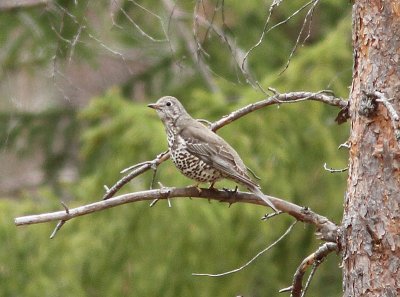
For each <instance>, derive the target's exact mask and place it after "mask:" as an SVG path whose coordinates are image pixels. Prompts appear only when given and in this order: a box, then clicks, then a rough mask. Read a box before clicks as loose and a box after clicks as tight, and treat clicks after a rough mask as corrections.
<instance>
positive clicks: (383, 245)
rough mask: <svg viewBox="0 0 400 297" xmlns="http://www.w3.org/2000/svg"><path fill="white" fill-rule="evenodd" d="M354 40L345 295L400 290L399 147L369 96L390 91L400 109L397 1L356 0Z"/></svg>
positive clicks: (382, 112) (386, 118) (395, 293)
mask: <svg viewBox="0 0 400 297" xmlns="http://www.w3.org/2000/svg"><path fill="white" fill-rule="evenodd" d="M352 38H353V47H354V68H353V84H352V87H351V93H350V109H349V112H350V117H351V132H350V139H349V143H350V145H351V148H350V160H349V178H348V184H347V192H346V195H345V204H344V217H343V234H342V235H343V236H342V238H341V245H342V251H343V289H344V296H346V297H350V296H351V297H358V296H400V149H399V144H398V142H397V141H396V137H395V132H396V130H395V129H394V127H393V124H392V121H391V117H390V113H389V112H388V110H387V108H386V107H385V106H384V105H383V104H382V103H380V102H376V100H375V99H374V98H373V97H370V96H368V95H366V94H368V93H373V92H375V91H379V92H382V93H384V94H385V95H386V96H387V97H388V98H390V99H391V100H390V101H389V102H390V103H391V104H392V105H393V107H394V109H395V111H397V113H398V114H400V95H399V94H400V2H399V0H372V1H371V0H356V1H355V3H354V4H353V36H352ZM364 92H366V93H364Z"/></svg>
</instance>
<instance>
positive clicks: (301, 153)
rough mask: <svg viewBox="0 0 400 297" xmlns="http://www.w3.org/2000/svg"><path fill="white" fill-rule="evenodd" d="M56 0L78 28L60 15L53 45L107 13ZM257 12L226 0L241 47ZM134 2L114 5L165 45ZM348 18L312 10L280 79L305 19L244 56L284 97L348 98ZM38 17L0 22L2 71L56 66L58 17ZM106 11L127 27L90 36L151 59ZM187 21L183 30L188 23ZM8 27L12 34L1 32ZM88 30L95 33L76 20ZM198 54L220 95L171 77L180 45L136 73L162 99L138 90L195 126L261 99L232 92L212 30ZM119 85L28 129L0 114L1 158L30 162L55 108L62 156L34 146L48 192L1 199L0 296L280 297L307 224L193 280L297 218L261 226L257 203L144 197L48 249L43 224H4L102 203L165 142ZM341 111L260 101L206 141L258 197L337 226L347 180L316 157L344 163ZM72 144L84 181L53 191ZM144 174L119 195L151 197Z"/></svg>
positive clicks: (235, 86) (332, 4) (21, 118)
mask: <svg viewBox="0 0 400 297" xmlns="http://www.w3.org/2000/svg"><path fill="white" fill-rule="evenodd" d="M66 2H68V1H57V3H58V4H59V5H62V7H65V8H66V9H68V11H69V12H70V13H71V14H73V15H74V16H75V17H76V19H75V20H74V19H68V18H66V19H65V20H66V21H65V22H64V28H65V29H64V30H63V32H62V33H63V37H64V38H71V36H73V33H71V32H75V31H74V30H76V28H75V27H76V26H77V23H78V24H82V23H84V24H86V25H89V24H87V23H86V22H87V20H86V19H85V18H84V12H85V9H88V8H87V7H88V6H90V7H91V8H93V9H95V11H96V12H98V13H99V14H100V16H104V19H105V20H107V17H106V15H107V13H108V12H107V5H108V4H107V3H108V2H107V1H98V2H96V4H94V2H87V3H86V2H85V1H77V2H78V3H79V4H78V5H74V4H73V1H71V3H66ZM157 3H158V2H157V1H149V2H148V3H146V7H148V8H151V9H152V11H155V12H157V13H160V15H162V8H159V7H158V5H157ZM303 3H304V1H300V0H297V1H289V2H288V3H286V2H283V3H282V4H281V6H279V7H278V8H276V15H273V21H274V22H278V21H279V20H281V19H282V18H285V17H287V16H289V15H290V14H291V13H292V12H293V11H294V10H295V9H296V8H297V7H299V6H301V5H302V4H303ZM58 4H57V5H58ZM143 5H144V4H143ZM179 5H181V7H185V8H186V9H188V10H189V11H190V9H191V10H192V9H193V7H192V5H193V3H191V2H190V3H189V2H182V3H179ZM267 7H269V6H266V4H265V3H264V2H261V1H256V0H252V1H229V2H226V3H225V10H226V13H227V15H229V17H230V30H231V31H232V32H234V34H235V38H236V39H237V42H238V45H239V46H241V47H243V48H249V47H251V46H252V45H253V44H254V42H255V41H256V40H257V39H258V37H259V34H260V32H261V29H262V27H263V22H264V21H265V17H266V14H265V13H266V9H267ZM134 8H135V6H133V4H132V2H129V1H127V2H126V3H124V9H125V10H126V11H127V12H129V13H131V14H132V17H134V18H135V20H136V21H137V22H138V23H140V24H142V25H143V27H144V28H146V29H147V30H149V31H148V32H151V33H152V34H153V35H154V36H157V34H159V36H161V37H160V38H162V34H161V33H162V32H160V31H159V30H157V29H154V26H152V23H151V22H150V20H149V18H148V17H146V14H143V11H140V10H139V11H138V10H137V9H136V10H135V9H134ZM349 10H350V5H349V4H347V3H346V2H343V1H334V0H327V1H323V2H321V3H320V5H319V7H318V9H317V11H316V12H315V16H314V20H313V22H314V25H313V35H312V38H311V39H310V40H309V41H308V42H307V43H306V44H305V45H304V46H302V47H300V48H299V50H298V51H297V52H296V54H295V55H294V57H293V58H292V60H291V64H290V66H289V69H288V70H286V72H284V73H283V74H282V75H279V73H280V71H281V70H282V69H283V66H284V65H285V63H286V61H287V59H288V55H289V54H290V51H291V49H292V46H293V44H294V42H295V40H296V38H297V32H298V29H299V26H301V24H302V21H303V18H304V14H303V15H300V16H298V17H296V18H294V19H293V20H291V21H290V22H289V23H288V24H287V25H284V26H282V27H280V28H278V29H277V30H274V31H272V32H271V33H270V34H269V35H267V37H266V39H265V41H264V42H263V44H262V46H260V48H258V49H257V50H256V51H255V52H254V53H253V54H252V55H251V56H250V64H251V66H252V68H253V69H254V71H255V73H256V74H257V76H258V77H259V81H260V83H261V84H262V85H263V86H264V87H265V88H267V87H268V86H272V87H274V88H276V89H277V90H279V91H280V92H288V91H297V90H307V91H317V90H321V89H328V88H329V89H332V90H334V91H335V93H336V95H338V96H342V97H347V94H348V89H347V88H348V86H349V85H350V82H351V48H350V23H351V19H350V16H349ZM43 13H44V12H43V9H42V8H33V9H25V10H13V11H10V12H7V13H2V14H0V26H1V28H3V30H4V33H3V34H1V35H0V38H1V39H2V40H1V42H0V44H4V45H5V44H7V45H8V47H7V49H8V50H7V51H4V55H3V56H2V57H1V59H2V61H1V63H2V65H3V70H2V72H1V75H2V76H3V77H4V75H6V73H7V71H12V69H15V68H18V67H32V71H34V70H35V67H38V66H40V65H41V64H45V63H47V62H48V61H49V59H50V58H51V56H52V55H54V51H55V50H56V51H58V53H57V54H58V56H59V57H64V56H65V58H67V57H68V51H69V50H70V48H69V47H68V45H65V47H64V46H59V45H57V39H58V37H57V36H55V34H54V32H53V31H52V30H51V29H50V27H49V24H53V25H54V24H59V23H58V22H60V20H59V19H58V18H57V15H56V14H52V13H51V12H47V13H46V15H47V17H46V18H43ZM118 18H119V19H118V21H119V23H120V24H121V25H122V26H123V27H124V28H129V30H109V25H110V24H109V23H107V22H108V21H105V22H104V24H102V25H101V26H104V28H107V29H104V32H106V33H104V32H103V31H96V32H95V33H96V34H97V33H98V32H102V33H101V34H103V35H105V34H108V35H107V36H106V37H104V36H103V37H104V38H107V39H108V40H112V41H115V42H116V43H118V44H123V45H124V46H129V47H138V48H146V49H147V50H148V55H149V56H151V55H156V52H157V51H156V47H155V45H154V44H152V43H150V42H148V41H147V42H145V41H143V39H141V38H140V36H138V33H137V32H136V31H135V30H134V27H133V26H132V25H131V24H130V25H129V22H127V21H126V19H124V18H122V17H121V16H120V15H119V16H118ZM26 20H33V21H34V22H35V24H36V25H37V27H38V28H39V31H40V32H42V34H39V35H38V36H35V35H34V36H33V37H34V38H28V37H27V36H28V35H29V28H28V26H27V24H28V23H29V22H27V21H26ZM67 20H68V21H67ZM153 21H154V20H153ZM187 26H188V28H191V23H190V22H189V21H188V23H187ZM16 28H17V29H18V30H19V32H21V33H20V36H19V37H18V38H17V39H13V38H12V37H13V33H12V32H14V30H16ZM88 30H89V31H90V30H94V28H91V27H88ZM96 30H99V27H97V28H96ZM93 34H94V33H93ZM98 34H100V33H98ZM82 38H85V37H82ZM86 38H87V36H86ZM204 47H205V49H206V50H207V51H208V52H209V53H210V57H209V58H207V63H208V65H210V68H211V70H213V71H214V74H215V75H214V79H215V81H216V83H217V85H218V86H219V88H221V90H222V92H221V93H210V92H209V91H207V88H206V87H205V85H204V82H203V81H202V79H201V78H200V77H199V76H198V75H194V76H193V77H190V78H188V79H187V80H186V81H181V82H179V83H177V81H176V79H174V77H173V74H172V72H171V70H170V66H171V65H172V64H173V63H174V62H176V60H177V59H178V58H179V57H180V56H182V55H185V54H186V55H187V53H185V50H184V47H183V45H182V48H178V50H177V52H176V53H175V55H171V54H170V53H169V54H168V51H165V52H164V51H162V52H161V53H159V52H157V54H159V55H160V56H161V59H160V64H158V67H155V68H152V69H150V70H149V72H148V73H147V74H146V75H144V76H142V77H141V78H140V79H141V80H144V81H145V82H146V83H147V84H148V85H149V86H151V85H152V79H153V77H154V76H155V75H159V74H160V73H162V74H163V78H164V79H163V83H162V88H161V89H160V90H153V89H152V88H151V87H148V88H147V92H148V101H149V102H150V101H155V99H156V98H158V97H160V96H162V95H165V94H171V95H175V96H177V97H178V98H180V99H181V100H182V102H183V103H184V105H185V106H186V107H187V109H188V110H189V112H190V113H191V114H192V115H193V116H194V117H197V118H204V119H208V120H211V121H213V120H217V119H219V118H220V117H221V116H223V115H225V114H227V113H229V112H230V111H233V110H235V109H237V108H240V107H242V106H244V105H246V104H248V103H251V102H255V101H257V100H260V99H262V98H264V97H265V95H264V94H262V93H260V92H259V91H257V90H255V89H253V88H252V87H250V86H249V85H247V84H243V83H237V81H236V80H235V79H236V78H235V77H236V74H235V71H234V69H233V68H232V66H231V64H230V63H229V61H228V60H227V58H226V57H227V56H228V55H227V53H229V52H228V51H227V49H226V48H225V47H223V46H221V43H220V42H219V41H218V39H217V38H216V37H215V36H214V37H212V38H210V39H209V40H207V41H206V42H205V44H204ZM3 49H6V47H5V46H3ZM35 51H37V52H40V54H38V55H32V57H33V58H32V59H31V60H29V61H25V63H22V62H23V61H22V57H23V53H24V52H33V53H35ZM75 54H76V55H77V56H79V57H81V58H82V59H85V60H87V59H90V61H92V62H91V63H94V64H95V63H96V58H97V57H96V54H93V53H92V52H91V51H90V48H88V46H85V44H83V45H78V46H77V48H76V53H75ZM184 63H186V67H193V66H192V65H190V63H191V62H190V61H185V62H184ZM129 83H134V82H132V81H131V82H129ZM126 87H127V86H126V85H119V86H114V87H113V88H111V89H109V90H108V91H107V92H106V93H104V94H103V95H101V96H99V97H96V98H92V100H91V103H90V104H89V105H88V106H85V107H84V108H83V109H82V110H69V109H65V108H63V109H60V110H58V111H57V110H56V111H54V110H53V109H50V108H49V110H48V111H46V112H45V113H40V114H38V119H36V120H37V121H36V122H35V120H34V119H32V118H31V115H27V114H19V113H16V112H15V111H10V109H5V111H4V112H2V114H1V115H0V121H1V125H0V141H1V143H2V148H1V149H2V150H3V151H18V153H19V154H21V157H23V158H29V157H30V154H29V152H30V149H31V148H32V147H33V146H34V147H36V148H37V147H39V148H43V150H45V149H46V147H47V148H48V147H49V146H50V145H51V141H52V139H53V138H54V135H53V134H55V133H57V132H55V131H53V132H52V129H48V128H46V127H51V126H49V125H48V124H47V123H57V121H58V120H59V119H60V118H61V117H62V115H65V114H68V115H69V119H70V122H69V123H70V125H68V127H69V130H67V131H69V133H65V139H66V141H65V144H64V146H63V147H65V151H64V152H63V153H62V154H61V155H59V156H54V155H52V154H51V150H49V151H48V153H46V155H47V156H48V159H47V160H46V162H45V164H44V165H43V166H44V168H45V171H46V172H47V175H48V177H49V178H48V179H47V180H48V181H49V183H46V184H43V185H42V186H41V187H40V188H39V189H37V190H36V191H35V193H34V194H32V192H31V191H27V190H25V189H21V191H20V193H19V194H18V197H4V198H5V199H2V200H0V211H1V213H2V216H1V218H0V220H1V221H0V222H1V223H0V242H1V243H2V246H1V248H0V284H1V286H0V296H26V297H29V296H51V297H54V296H215V297H217V296H221V297H222V296H239V295H243V296H246V297H247V296H252V297H256V296H277V295H278V293H277V291H278V290H279V289H281V288H284V287H287V286H289V285H290V284H291V280H292V276H293V273H294V271H295V269H296V267H297V265H298V264H299V263H300V262H301V260H302V259H303V258H304V257H305V256H307V255H308V254H309V253H311V252H312V251H314V250H315V249H316V248H317V247H318V245H319V244H320V242H319V241H318V240H316V239H315V236H314V234H313V232H314V231H315V230H314V229H313V228H312V227H310V226H308V225H303V224H301V223H298V224H297V225H296V226H295V229H294V231H292V233H291V234H290V235H289V236H288V237H287V238H286V239H285V240H284V241H282V242H280V243H279V244H278V245H277V246H276V247H275V248H273V249H272V250H271V251H269V252H268V253H266V254H265V255H263V256H261V257H260V258H258V259H257V260H256V261H255V262H254V263H253V264H252V265H250V266H249V267H247V268H246V269H244V270H243V271H241V272H238V273H236V274H233V275H229V276H225V277H221V278H206V277H195V276H192V275H191V274H192V273H193V272H208V273H219V272H224V271H227V270H230V269H234V268H236V267H238V266H240V265H242V264H244V263H245V262H246V261H247V260H249V259H250V258H252V257H253V256H254V255H255V254H256V253H257V252H258V251H260V250H262V249H263V248H265V247H266V246H267V245H269V244H270V243H272V242H273V241H274V240H276V239H277V238H278V237H279V236H280V235H281V234H282V233H283V232H284V231H285V230H286V228H287V227H288V226H289V225H290V224H291V222H292V221H293V220H292V219H291V218H290V217H288V216H279V217H276V218H273V219H272V220H270V221H268V222H261V221H260V217H262V215H263V214H264V212H265V209H262V208H260V207H256V206H250V205H239V204H236V205H232V206H231V207H228V206H227V205H224V204H219V203H216V202H212V203H208V202H207V201H198V200H190V199H176V200H173V201H172V207H171V208H169V207H168V206H167V204H166V203H165V202H164V201H162V202H159V203H158V204H157V205H156V206H155V207H153V208H149V206H148V203H144V202H143V203H135V204H130V205H125V206H121V207H117V208H114V209H110V210H107V211H103V212H101V213H95V214H92V215H89V216H85V217H81V218H78V219H74V220H72V221H70V222H68V223H67V224H66V225H65V226H64V227H63V229H62V230H61V231H60V232H59V234H58V235H57V236H56V238H55V239H53V240H49V239H48V236H49V234H50V233H51V231H52V229H53V228H54V225H53V224H43V225H34V226H28V227H22V228H21V227H20V228H16V227H15V226H14V225H13V218H15V217H17V216H21V215H24V214H33V213H42V212H46V211H53V210H57V209H60V208H61V207H60V203H59V201H60V197H62V196H67V197H69V202H68V205H69V206H70V207H74V206H78V205H82V204H84V203H89V202H92V201H96V200H98V199H100V197H101V196H102V194H103V185H104V184H107V185H111V184H112V183H113V182H115V181H116V180H118V179H119V178H120V175H119V171H120V170H121V169H122V168H125V167H127V166H129V165H131V164H135V163H138V162H142V161H144V160H149V159H151V158H153V157H154V156H155V155H156V154H158V153H159V152H161V151H163V150H165V149H166V148H167V146H166V139H165V134H164V130H163V127H162V125H161V123H160V121H159V120H158V118H157V117H156V115H155V113H154V111H152V110H149V109H148V108H147V107H146V104H145V103H143V102H136V101H133V102H132V101H130V100H129V99H128V95H127V93H126ZM62 100H63V99H62V98H60V101H62ZM3 106H4V104H3ZM337 112H338V110H337V109H336V108H333V107H327V106H323V105H322V104H319V103H312V102H303V103H297V104H291V105H282V106H279V107H278V106H272V107H269V108H266V109H264V110H261V111H257V112H255V113H252V114H250V115H248V116H246V117H245V118H242V119H240V120H239V121H236V122H234V123H232V124H230V125H228V126H226V127H224V128H223V129H222V130H220V131H219V132H218V133H219V134H221V135H222V136H223V137H224V138H226V139H227V140H228V141H229V142H230V143H231V144H232V145H233V146H234V147H235V148H236V149H237V151H238V152H239V153H240V154H241V156H242V157H243V159H244V161H245V163H246V164H247V165H248V166H249V167H250V168H252V169H253V170H254V171H255V172H256V173H257V174H258V175H259V176H260V177H261V178H262V181H261V185H262V188H263V190H264V192H265V193H267V194H271V195H275V196H278V197H284V198H285V199H287V200H290V201H293V202H295V203H298V204H300V205H306V206H309V207H311V208H312V209H313V210H315V211H317V212H319V213H321V214H323V215H325V216H327V217H329V218H330V219H332V220H334V221H335V222H340V219H341V214H342V197H343V194H344V190H345V182H346V176H345V174H342V175H332V174H330V173H327V172H326V171H324V169H323V164H324V163H325V162H326V163H327V164H328V165H329V166H332V167H345V166H346V162H347V152H345V151H338V150H337V147H338V145H339V144H340V143H343V142H345V141H346V138H347V130H348V126H346V125H342V126H337V125H336V124H335V123H334V118H335V116H336V114H337ZM60 113H61V114H62V115H60ZM52 114H57V116H51V115H52ZM10 118H13V119H17V124H16V126H14V127H16V128H14V129H13V130H11V132H10V129H9V127H8V125H9V122H10ZM40 123H42V124H43V123H45V124H44V126H41V125H40ZM14 124H15V123H14ZM27 137H31V138H32V139H34V140H35V141H29V140H26V141H25V145H24V146H22V148H21V146H18V139H21V138H22V139H26V138H27ZM5 139H8V140H7V142H6V141H5ZM70 139H75V140H76V139H79V143H80V145H79V164H80V176H79V180H78V181H76V182H74V183H72V184H65V183H60V182H57V179H56V176H57V169H58V168H59V167H60V166H61V165H62V164H63V162H65V161H66V160H65V159H68V154H69V153H70V149H68V148H69V147H68V143H69V140H70ZM49 143H50V144H49ZM157 179H158V180H159V181H161V182H162V183H163V184H164V185H171V186H172V185H173V186H186V185H189V184H191V181H189V180H188V179H186V178H185V177H183V176H181V175H180V174H179V173H178V172H177V171H176V169H175V168H174V167H173V165H172V163H171V162H170V161H168V162H166V163H165V164H162V165H161V167H160V168H159V171H158V174H157ZM150 181H151V173H147V174H145V175H143V176H140V177H138V178H137V179H135V180H134V181H133V182H131V183H130V184H129V185H128V186H127V187H126V188H125V189H124V190H123V191H122V192H124V191H125V192H128V191H136V190H144V189H147V188H148V187H149V185H150ZM219 186H220V187H222V186H228V187H233V184H231V183H229V182H222V183H220V184H219ZM339 261H340V259H339V257H338V256H336V255H330V256H329V258H328V260H327V262H326V263H324V264H323V265H322V266H321V267H320V268H319V270H318V271H317V274H316V275H315V278H314V281H313V282H312V284H311V288H310V291H309V296H340V295H341V272H340V269H339V264H340V262H339Z"/></svg>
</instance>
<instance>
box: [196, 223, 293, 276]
mask: <svg viewBox="0 0 400 297" xmlns="http://www.w3.org/2000/svg"><path fill="white" fill-rule="evenodd" d="M296 223H297V221H294V222H293V223H292V224H291V225H290V226H289V228H288V229H287V230H286V231H285V233H283V234H282V235H281V236H280V237H279V238H278V239H277V240H275V241H274V242H273V243H271V244H270V245H269V246H267V247H266V248H265V249H263V250H262V251H260V252H258V253H257V254H256V255H255V256H254V257H253V258H251V259H250V260H249V261H248V262H246V263H245V264H243V265H242V266H240V267H238V268H236V269H233V270H230V271H226V272H223V273H218V274H210V273H192V275H194V276H210V277H219V276H225V275H228V274H232V273H235V272H239V271H240V270H243V269H244V268H246V267H247V266H249V265H250V264H251V263H253V262H254V261H255V260H256V259H257V258H258V257H259V256H261V255H262V254H264V253H265V252H267V251H269V250H270V249H272V248H273V247H274V246H275V245H277V244H278V243H279V242H280V241H282V240H283V239H284V238H285V237H286V235H288V234H289V233H290V231H292V229H293V227H294V225H296Z"/></svg>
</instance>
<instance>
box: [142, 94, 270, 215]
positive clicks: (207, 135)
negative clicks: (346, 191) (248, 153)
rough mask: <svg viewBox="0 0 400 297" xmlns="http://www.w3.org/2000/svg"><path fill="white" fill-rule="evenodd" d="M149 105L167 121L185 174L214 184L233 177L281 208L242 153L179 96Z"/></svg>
mask: <svg viewBox="0 0 400 297" xmlns="http://www.w3.org/2000/svg"><path fill="white" fill-rule="evenodd" d="M148 106H149V107H151V108H154V109H155V110H156V111H157V114H158V116H159V117H160V119H161V121H162V122H163V124H164V126H165V130H166V132H167V138H168V146H169V149H170V152H171V157H172V160H173V162H174V164H175V166H176V167H177V168H178V169H179V170H180V171H181V172H182V173H183V174H184V175H185V176H187V177H189V178H191V179H193V180H195V181H197V182H210V183H211V184H212V185H213V184H214V183H215V182H216V181H218V180H219V179H221V178H227V179H231V180H233V181H235V182H237V183H239V184H242V185H244V186H246V188H247V189H249V191H251V192H253V193H254V194H257V195H258V196H259V197H260V198H261V199H262V200H264V201H265V202H266V203H267V204H268V205H269V206H270V207H271V208H272V209H274V210H275V211H277V209H276V208H275V206H274V205H273V204H272V202H271V200H269V199H268V197H267V196H265V195H264V194H263V193H262V192H261V190H260V187H259V186H258V185H257V184H256V183H255V182H254V181H253V180H251V178H250V177H249V175H248V174H247V169H246V166H245V165H244V163H243V161H242V159H241V158H240V157H239V155H238V153H237V152H236V151H235V150H234V149H233V148H232V147H231V146H230V145H229V144H228V143H227V142H226V141H225V140H224V139H223V138H221V137H220V136H218V135H217V134H215V133H214V132H213V131H211V130H210V129H209V128H207V127H206V126H204V125H203V124H201V123H200V122H198V121H197V120H195V119H193V118H192V117H191V116H190V115H189V114H188V113H187V111H186V110H185V108H184V107H183V105H182V104H181V103H180V102H179V101H178V99H176V98H174V97H171V96H165V97H162V98H160V99H159V100H158V101H157V102H156V103H154V104H149V105H148Z"/></svg>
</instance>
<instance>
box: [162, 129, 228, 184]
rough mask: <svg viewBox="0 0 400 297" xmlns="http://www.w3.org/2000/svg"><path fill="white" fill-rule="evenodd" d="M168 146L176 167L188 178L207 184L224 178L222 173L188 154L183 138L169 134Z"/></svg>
mask: <svg viewBox="0 0 400 297" xmlns="http://www.w3.org/2000/svg"><path fill="white" fill-rule="evenodd" d="M168 146H169V149H170V152H171V157H172V161H173V162H174V164H175V166H176V167H177V168H178V169H179V170H180V171H181V172H182V174H184V175H185V176H187V177H188V178H190V179H194V180H196V181H198V182H202V183H205V182H215V181H217V180H218V179H220V178H222V177H223V176H222V174H221V172H220V171H218V170H216V169H214V168H212V167H211V166H210V165H208V164H206V163H205V162H203V161H202V160H200V159H199V158H197V157H196V156H194V155H192V154H191V153H190V152H188V151H187V149H186V143H185V140H184V139H183V138H182V137H181V136H179V135H176V134H175V135H173V133H171V134H170V133H168Z"/></svg>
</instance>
